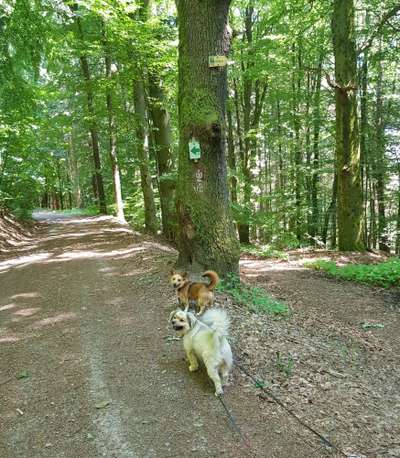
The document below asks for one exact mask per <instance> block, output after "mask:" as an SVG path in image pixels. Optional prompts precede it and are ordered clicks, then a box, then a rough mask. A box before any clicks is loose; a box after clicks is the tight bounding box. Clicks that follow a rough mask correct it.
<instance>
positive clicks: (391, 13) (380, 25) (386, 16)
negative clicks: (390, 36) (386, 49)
mask: <svg viewBox="0 0 400 458" xmlns="http://www.w3.org/2000/svg"><path fill="white" fill-rule="evenodd" d="M399 11H400V3H398V4H397V5H395V6H394V7H393V8H392V9H390V10H389V11H387V12H386V14H384V15H383V16H382V18H381V20H380V21H379V22H378V24H377V26H376V27H375V30H374V32H373V33H372V35H371V36H370V37H369V39H368V40H367V42H366V43H365V44H364V45H363V46H361V48H360V49H359V50H358V51H357V56H358V55H360V54H361V53H363V52H364V51H365V50H366V49H368V48H370V47H371V45H372V43H373V41H374V40H375V38H376V37H377V35H379V34H380V32H381V30H382V28H383V26H384V25H385V24H386V23H387V22H388V21H389V19H391V18H392V17H394V16H396V14H397V13H398V12H399Z"/></svg>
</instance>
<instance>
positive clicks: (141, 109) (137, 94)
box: [133, 0, 158, 234]
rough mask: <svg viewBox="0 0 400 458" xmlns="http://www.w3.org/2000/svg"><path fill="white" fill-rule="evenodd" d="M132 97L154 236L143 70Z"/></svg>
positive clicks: (144, 12) (144, 9) (145, 3)
mask: <svg viewBox="0 0 400 458" xmlns="http://www.w3.org/2000/svg"><path fill="white" fill-rule="evenodd" d="M149 4H150V0H142V2H141V6H140V8H139V10H138V17H139V18H140V20H141V21H146V20H147V18H148V13H149V11H148V9H149ZM133 96H134V104H135V118H136V151H137V157H138V161H139V170H140V182H141V187H142V192H143V200H144V224H145V229H146V231H147V232H150V233H151V234H155V233H156V232H157V229H158V221H157V213H156V205H155V202H154V192H153V186H152V183H151V172H150V160H149V150H148V132H147V130H146V128H147V126H148V123H147V118H146V95H145V85H144V77H143V69H142V68H139V69H138V74H137V76H136V78H135V80H134V82H133Z"/></svg>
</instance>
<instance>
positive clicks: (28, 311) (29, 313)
mask: <svg viewBox="0 0 400 458" xmlns="http://www.w3.org/2000/svg"><path fill="white" fill-rule="evenodd" d="M39 310H41V307H31V308H27V309H21V310H18V311H16V312H14V315H18V316H25V317H26V316H32V315H34V314H35V313H37V312H38V311H39Z"/></svg>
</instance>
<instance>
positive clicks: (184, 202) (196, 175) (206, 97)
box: [177, 0, 239, 275]
mask: <svg viewBox="0 0 400 458" xmlns="http://www.w3.org/2000/svg"><path fill="white" fill-rule="evenodd" d="M229 4H230V0H190V1H189V0H178V1H177V7H178V18H179V96H178V107H179V132H180V144H179V174H178V183H177V211H178V222H179V225H178V234H179V238H178V242H179V243H178V245H179V259H178V264H180V265H182V266H185V267H187V268H189V269H193V270H200V269H204V268H212V269H214V270H217V271H218V272H219V273H220V274H222V275H224V274H226V273H227V272H232V271H233V272H238V267H239V266H238V260H239V245H238V243H237V240H236V238H235V234H234V228H233V224H232V220H231V215H230V209H229V192H228V182H227V169H226V160H225V124H224V120H225V103H226V97H227V71H226V66H224V67H216V68H210V67H209V66H208V58H209V56H215V55H224V56H226V55H227V54H228V51H229V46H230V36H229V33H228V30H227V22H228V10H229ZM192 138H194V139H196V140H197V141H198V142H199V144H200V148H201V158H200V160H199V161H198V162H194V161H193V160H190V159H189V154H188V153H189V152H188V143H189V141H190V140H191V139H192Z"/></svg>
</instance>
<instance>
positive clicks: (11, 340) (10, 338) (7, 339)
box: [0, 334, 20, 344]
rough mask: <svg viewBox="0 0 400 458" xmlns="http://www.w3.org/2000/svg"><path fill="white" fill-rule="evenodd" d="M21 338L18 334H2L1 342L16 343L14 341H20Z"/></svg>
mask: <svg viewBox="0 0 400 458" xmlns="http://www.w3.org/2000/svg"><path fill="white" fill-rule="evenodd" d="M19 340H20V338H19V337H18V336H16V335H15V334H13V335H8V336H4V337H2V336H1V335H0V344H1V343H14V342H18V341H19Z"/></svg>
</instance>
